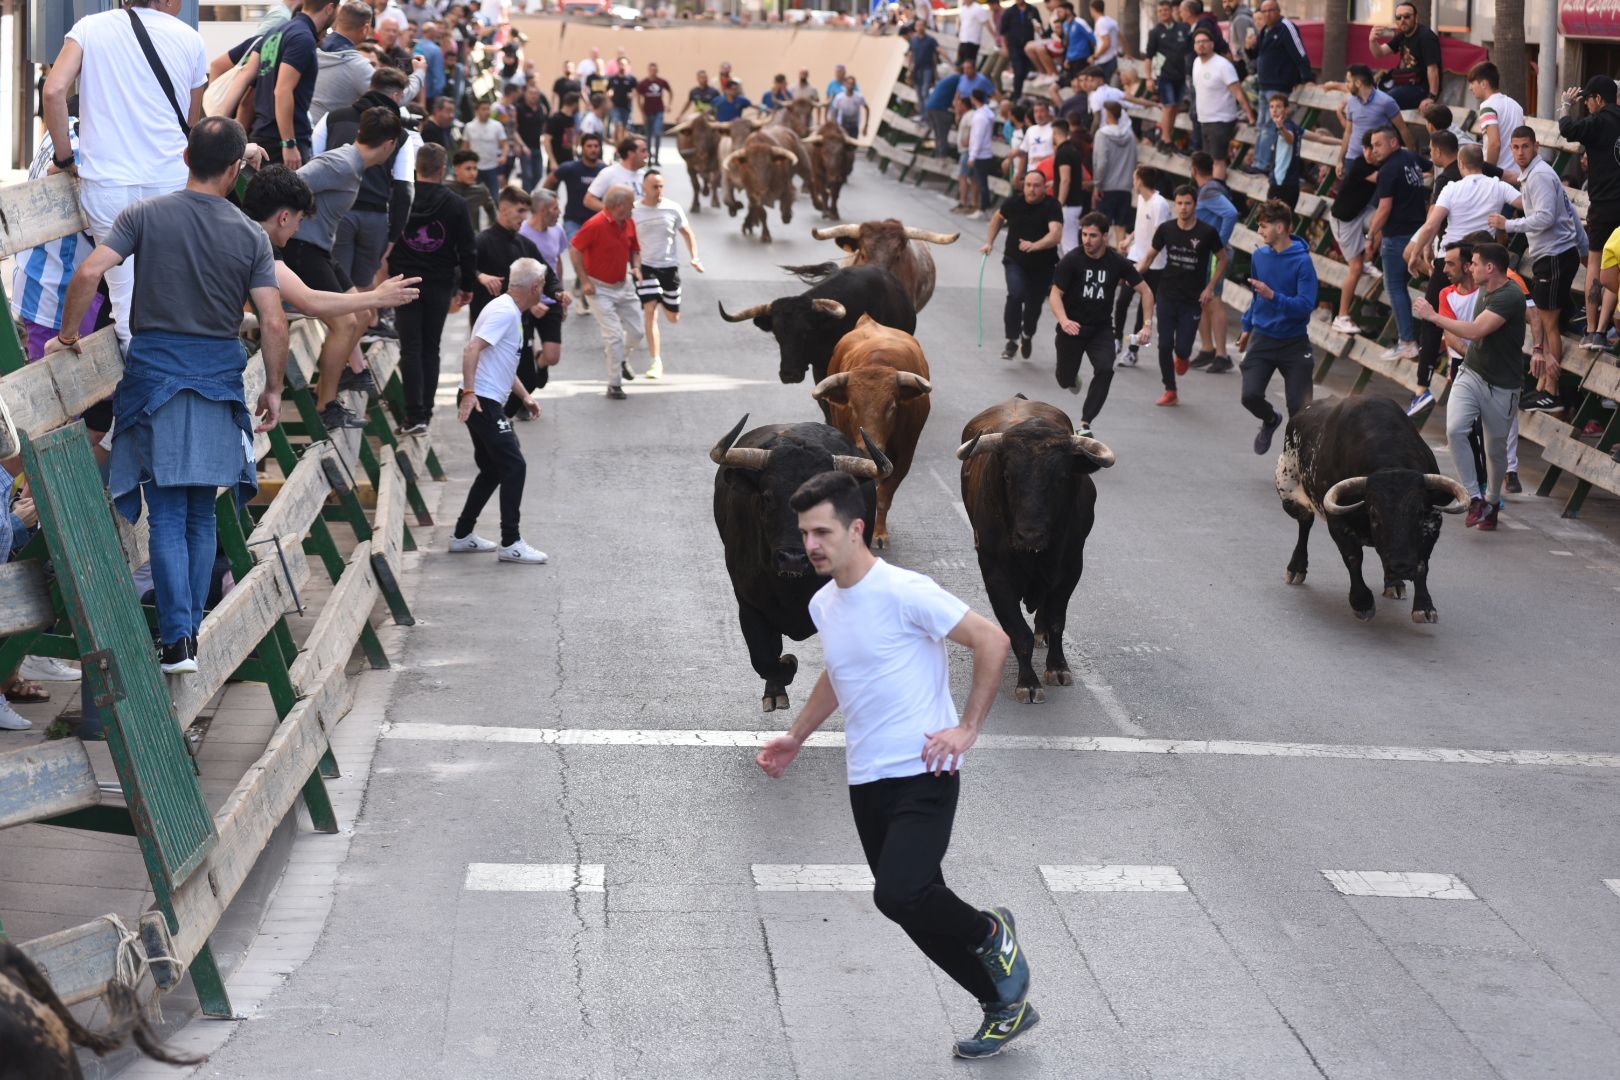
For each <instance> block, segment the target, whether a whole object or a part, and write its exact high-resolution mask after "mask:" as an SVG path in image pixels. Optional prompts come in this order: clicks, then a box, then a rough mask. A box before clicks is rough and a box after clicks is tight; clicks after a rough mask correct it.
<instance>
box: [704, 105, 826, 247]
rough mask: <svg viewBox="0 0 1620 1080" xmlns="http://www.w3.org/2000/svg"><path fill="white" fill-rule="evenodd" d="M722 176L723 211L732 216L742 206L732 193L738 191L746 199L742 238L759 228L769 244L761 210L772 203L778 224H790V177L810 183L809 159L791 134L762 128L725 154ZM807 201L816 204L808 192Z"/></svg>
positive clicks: (779, 128) (768, 229) (776, 126)
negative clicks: (723, 190) (800, 178)
mask: <svg viewBox="0 0 1620 1080" xmlns="http://www.w3.org/2000/svg"><path fill="white" fill-rule="evenodd" d="M721 171H722V172H723V173H724V175H725V185H726V209H728V210H729V211H731V216H732V217H736V216H737V211H739V210H741V209H742V204H741V203H740V202H738V201H737V196H736V193H737V191H739V190H741V191H742V192H743V193H744V194H745V195H747V197H748V216H747V217H745V218H744V219H743V227H742V228H743V235H745V236H746V235H750V234H752V233H753V231H754V227H755V226H758V227H759V229H760V239H761V240H762V241H764V242H765V243H767V244H768V243H770V242H771V226H770V222H769V221H768V220H767V219H766V216H765V210H766V208H767V207H769V206H770V205H772V204H773V203H774V204H775V205H776V208H777V210H778V211H779V212H780V213H781V215H782V224H784V225H787V224H789V223H791V222H792V221H793V198H794V195H795V191H794V187H793V177H794V175H795V174H797V175H799V176H802V177H804V179H805V183H806V185H807V186H808V185H809V184H810V157H809V155H808V154H806V153H805V149H804V144H803V143H801V142H800V141H799V137H798V136H797V135H795V134H793V132H792V131H790V130H789V129H787V128H786V127H783V126H782V125H780V124H773V125H771V126H769V127H763V128H760V129H758V130H757V131H755V132H754V133H753V134H751V135H749V136H748V137H747V138H746V139H745V140H744V141H743V143H742V145H741V146H740V147H738V148H737V149H735V150H733V151H732V152H731V153H730V154H728V155H726V158H725V161H724V162H723V163H722V165H721ZM811 201H812V202H814V203H818V204H819V202H820V200H819V199H817V198H816V197H815V193H814V190H812V191H811Z"/></svg>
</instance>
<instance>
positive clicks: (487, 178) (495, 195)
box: [478, 168, 501, 206]
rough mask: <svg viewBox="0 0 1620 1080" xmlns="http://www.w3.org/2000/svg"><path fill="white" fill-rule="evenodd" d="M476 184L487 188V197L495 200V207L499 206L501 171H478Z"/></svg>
mask: <svg viewBox="0 0 1620 1080" xmlns="http://www.w3.org/2000/svg"><path fill="white" fill-rule="evenodd" d="M478 182H479V183H480V184H483V185H484V186H485V187H487V188H489V197H490V198H492V199H494V200H495V205H496V206H499V205H500V204H501V170H500V169H498V168H497V169H479V170H478Z"/></svg>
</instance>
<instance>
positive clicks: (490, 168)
mask: <svg viewBox="0 0 1620 1080" xmlns="http://www.w3.org/2000/svg"><path fill="white" fill-rule="evenodd" d="M492 111H493V106H492V105H491V104H490V102H487V101H480V102H479V103H478V108H477V109H476V110H475V111H474V114H473V119H471V120H469V121H468V122H467V123H465V124H463V125H461V148H462V149H463V150H472V151H474V152H475V153H477V155H478V182H479V183H480V184H483V185H484V187H486V188H488V189H489V195H490V198H492V199H493V198H495V197H497V196H499V195H500V193H501V175H502V173H503V172H505V170H506V165H507V162H508V161H510V160H511V157H512V138H511V135H510V134H509V133H508V132H507V130H506V127H505V126H504V125H503V124H501V122H500V121H498V120H496V119H494V118H493V116H492V115H491V113H492Z"/></svg>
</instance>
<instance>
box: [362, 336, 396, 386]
mask: <svg viewBox="0 0 1620 1080" xmlns="http://www.w3.org/2000/svg"><path fill="white" fill-rule="evenodd" d="M362 355H363V356H364V357H365V360H366V364H367V365H368V366H370V368H371V377H372V378H373V379H375V380H376V381H377V389H379V390H381V389H382V388H383V387H385V386H387V385H388V380H389V379H392V378H393V377H394V372H395V371H398V370H399V342H397V341H394V340H393V339H391V338H383V339H381V340H380V341H377V342H374V343H373V344H372V345H370V346H369V347H367V348H366V349H364V350H363V351H362Z"/></svg>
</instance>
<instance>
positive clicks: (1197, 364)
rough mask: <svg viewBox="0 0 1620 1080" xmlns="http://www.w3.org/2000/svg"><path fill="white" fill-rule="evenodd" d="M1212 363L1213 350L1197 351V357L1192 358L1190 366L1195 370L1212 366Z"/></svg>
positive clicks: (1213, 359) (1213, 357) (1213, 360)
mask: <svg viewBox="0 0 1620 1080" xmlns="http://www.w3.org/2000/svg"><path fill="white" fill-rule="evenodd" d="M1214 362H1215V350H1214V349H1199V350H1198V355H1196V356H1194V357H1193V358H1192V365H1191V366H1192V367H1193V368H1194V369H1195V370H1196V369H1198V368H1207V367H1209V365H1211V364H1213V363H1214Z"/></svg>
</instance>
